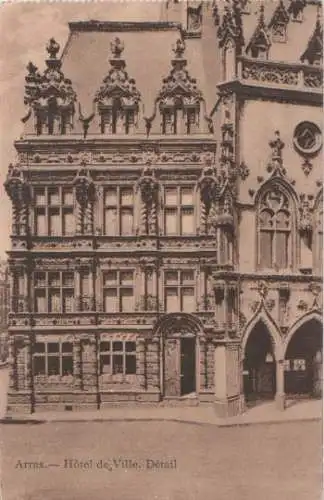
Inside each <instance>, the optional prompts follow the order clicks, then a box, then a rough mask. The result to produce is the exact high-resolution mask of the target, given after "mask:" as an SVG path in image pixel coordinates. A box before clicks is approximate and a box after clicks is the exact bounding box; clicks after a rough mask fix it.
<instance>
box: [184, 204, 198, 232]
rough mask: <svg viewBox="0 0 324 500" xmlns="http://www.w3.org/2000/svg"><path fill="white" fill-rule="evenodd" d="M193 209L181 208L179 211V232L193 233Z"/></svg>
mask: <svg viewBox="0 0 324 500" xmlns="http://www.w3.org/2000/svg"><path fill="white" fill-rule="evenodd" d="M194 232H195V225H194V210H193V208H186V209H185V210H184V209H182V211H181V234H194Z"/></svg>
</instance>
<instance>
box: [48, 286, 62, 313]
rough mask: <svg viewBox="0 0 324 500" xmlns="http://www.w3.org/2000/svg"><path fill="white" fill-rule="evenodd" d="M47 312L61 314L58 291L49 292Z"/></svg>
mask: <svg viewBox="0 0 324 500" xmlns="http://www.w3.org/2000/svg"><path fill="white" fill-rule="evenodd" d="M49 312H53V313H58V312H61V300H60V291H59V290H50V291H49Z"/></svg>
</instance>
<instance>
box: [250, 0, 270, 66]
mask: <svg viewBox="0 0 324 500" xmlns="http://www.w3.org/2000/svg"><path fill="white" fill-rule="evenodd" d="M270 46H271V41H270V37H269V31H268V28H267V27H266V25H265V20H264V5H263V4H261V6H260V15H259V21H258V25H257V27H256V29H255V31H254V33H253V35H252V37H251V40H250V42H249V43H248V46H247V48H246V52H247V54H250V55H251V56H252V57H256V58H257V57H259V56H260V53H263V54H267V53H268V51H269V48H270Z"/></svg>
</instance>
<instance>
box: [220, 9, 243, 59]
mask: <svg viewBox="0 0 324 500" xmlns="http://www.w3.org/2000/svg"><path fill="white" fill-rule="evenodd" d="M217 36H218V39H219V46H220V47H221V48H222V47H224V45H225V44H226V42H227V40H228V39H231V40H234V43H235V46H236V49H237V51H238V52H240V51H241V48H242V47H243V46H244V36H243V26H242V7H241V2H240V0H226V3H225V6H224V15H223V21H222V24H221V25H220V26H219V28H218V32H217Z"/></svg>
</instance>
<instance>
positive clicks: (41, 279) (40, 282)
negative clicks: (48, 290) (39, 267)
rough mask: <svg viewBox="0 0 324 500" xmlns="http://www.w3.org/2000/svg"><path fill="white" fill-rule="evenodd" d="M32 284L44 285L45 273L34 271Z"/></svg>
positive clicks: (36, 285)
mask: <svg viewBox="0 0 324 500" xmlns="http://www.w3.org/2000/svg"><path fill="white" fill-rule="evenodd" d="M34 276H35V278H34V284H35V287H43V286H46V274H45V273H35V275H34Z"/></svg>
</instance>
